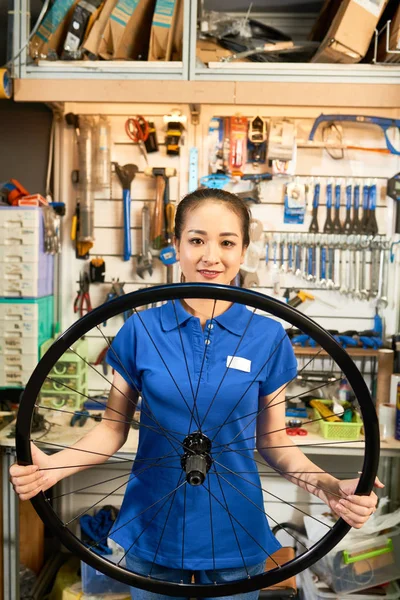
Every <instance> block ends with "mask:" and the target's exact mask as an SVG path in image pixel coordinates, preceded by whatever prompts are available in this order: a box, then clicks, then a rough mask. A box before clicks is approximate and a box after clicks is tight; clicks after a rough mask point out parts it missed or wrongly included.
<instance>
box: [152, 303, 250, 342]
mask: <svg viewBox="0 0 400 600" xmlns="http://www.w3.org/2000/svg"><path fill="white" fill-rule="evenodd" d="M192 316H193V315H191V314H190V313H188V312H187V311H186V310H185V309H184V307H183V306H182V304H181V302H180V301H179V300H175V301H174V302H172V300H169V301H168V302H167V303H166V304H163V306H162V307H161V325H162V328H163V330H164V331H172V330H173V329H177V327H178V325H179V326H181V325H183V323H185V322H186V321H188V320H189V319H190V318H191V317H192ZM250 316H251V313H250V311H248V310H247V309H246V307H245V306H244V305H243V304H239V303H235V304H232V306H231V307H230V308H228V310H227V311H225V312H224V313H222V315H219V316H218V317H215V318H214V321H215V322H216V323H218V325H220V326H221V327H223V328H224V329H227V330H228V331H230V332H231V333H234V334H235V335H242V334H243V332H244V330H245V329H246V326H247V323H248V321H249V319H250Z"/></svg>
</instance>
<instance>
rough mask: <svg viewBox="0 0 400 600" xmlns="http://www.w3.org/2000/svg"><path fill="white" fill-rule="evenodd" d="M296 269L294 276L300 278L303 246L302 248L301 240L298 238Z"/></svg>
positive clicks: (296, 244) (295, 249) (295, 248)
mask: <svg viewBox="0 0 400 600" xmlns="http://www.w3.org/2000/svg"><path fill="white" fill-rule="evenodd" d="M294 255H295V256H294V267H295V272H294V274H295V275H296V277H300V275H301V246H300V240H299V239H298V238H297V240H296V243H295V246H294Z"/></svg>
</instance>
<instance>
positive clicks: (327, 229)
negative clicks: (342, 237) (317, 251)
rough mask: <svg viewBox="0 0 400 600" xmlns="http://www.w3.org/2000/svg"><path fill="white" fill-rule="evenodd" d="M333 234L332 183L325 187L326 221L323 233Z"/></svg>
mask: <svg viewBox="0 0 400 600" xmlns="http://www.w3.org/2000/svg"><path fill="white" fill-rule="evenodd" d="M332 232H333V221H332V183H328V184H327V185H326V219H325V224H324V233H332Z"/></svg>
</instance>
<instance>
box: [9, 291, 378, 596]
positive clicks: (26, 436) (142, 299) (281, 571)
mask: <svg viewBox="0 0 400 600" xmlns="http://www.w3.org/2000/svg"><path fill="white" fill-rule="evenodd" d="M184 298H193V299H213V300H222V301H229V302H236V303H239V304H244V305H248V306H251V307H252V308H255V309H257V310H260V311H264V312H268V313H271V314H273V315H274V316H276V317H278V318H280V319H283V320H284V321H286V322H289V323H291V324H292V325H294V326H295V327H297V328H298V329H300V330H302V331H304V332H306V333H308V334H309V335H311V336H312V338H313V339H314V340H315V341H316V342H317V343H318V344H319V345H320V346H321V347H322V348H324V349H325V350H326V351H327V352H328V354H329V355H330V356H331V357H332V358H333V359H334V360H335V362H336V364H337V365H338V366H339V367H340V368H341V370H342V371H343V373H344V374H345V376H346V378H347V379H348V381H349V383H350V385H351V387H352V388H353V390H354V392H355V394H356V397H357V398H358V399H362V402H360V408H361V412H362V416H363V422H364V430H365V451H364V462H363V468H362V472H361V475H360V481H359V484H358V487H357V490H356V493H357V494H369V493H370V492H371V490H372V488H373V483H374V481H375V476H376V472H377V468H378V463H379V427H378V421H377V418H376V413H375V410H374V407H373V404H372V400H371V398H370V395H369V390H368V388H367V386H366V384H365V382H364V379H363V378H362V376H361V374H360V372H359V370H358V369H357V367H356V365H355V364H354V363H353V362H352V361H351V359H350V358H349V356H348V355H347V353H346V352H345V351H344V350H343V348H342V347H341V346H340V345H339V344H338V343H337V342H336V340H335V339H334V338H333V337H332V336H331V335H329V334H328V333H327V332H326V331H325V330H324V329H323V328H322V327H320V326H319V325H318V324H316V323H314V322H313V321H312V320H311V319H309V318H308V317H306V316H305V315H304V314H302V313H300V312H298V311H297V310H295V309H293V308H292V307H290V306H288V305H287V304H284V303H282V302H280V301H278V300H276V299H274V298H269V297H266V296H265V295H262V294H260V293H257V292H254V291H250V290H244V289H240V288H233V287H231V286H223V285H214V284H173V285H168V286H159V287H153V288H151V289H147V290H140V291H137V292H133V293H131V294H126V295H124V296H121V297H118V298H116V299H115V300H113V301H111V302H108V303H107V304H105V305H102V306H100V307H99V308H97V309H95V310H93V311H92V312H90V313H88V314H87V315H85V316H84V317H82V318H81V319H80V320H79V321H78V322H76V323H75V324H74V325H72V326H71V327H70V328H69V329H68V330H67V331H66V332H65V333H64V334H62V335H61V337H60V338H58V340H57V341H56V342H55V343H54V344H53V346H52V347H51V349H50V350H49V351H48V352H47V353H46V355H45V356H44V357H43V358H42V360H41V361H40V362H39V364H38V365H37V367H36V369H35V371H34V372H33V374H32V376H31V378H30V380H29V382H28V384H27V386H26V389H25V392H24V395H23V398H22V401H21V409H20V411H19V414H18V419H17V427H16V448H17V458H18V461H19V462H20V463H21V464H32V456H31V450H30V433H31V419H32V414H33V412H34V409H35V402H36V398H37V396H38V395H39V393H40V390H41V386H42V384H43V382H44V381H46V377H47V375H48V374H49V372H50V371H51V369H52V368H53V367H54V365H55V364H56V363H57V361H58V360H59V358H60V357H61V356H62V355H63V354H64V352H65V351H66V350H68V348H70V347H71V346H72V344H74V343H75V342H76V341H77V340H78V339H80V338H81V337H82V336H83V335H84V334H85V333H86V332H87V331H89V330H90V329H92V328H94V327H95V326H97V325H98V324H101V323H103V322H104V321H107V320H108V319H110V318H112V317H113V316H116V315H118V314H121V313H123V312H124V311H126V310H128V309H136V308H138V307H142V306H144V305H147V304H150V303H157V302H162V301H167V300H181V299H184ZM32 504H33V506H34V508H35V510H36V511H37V513H38V514H39V516H40V517H41V518H42V520H43V521H44V522H45V523H46V524H47V525H48V526H49V527H50V528H51V530H52V531H53V533H55V534H56V535H57V537H58V538H59V539H60V541H61V542H62V543H63V544H64V545H65V546H66V547H67V548H68V549H69V550H70V551H72V552H73V553H74V554H76V555H78V556H79V557H80V558H81V559H82V560H84V561H85V562H86V563H88V564H89V565H90V566H92V567H93V568H95V569H97V570H100V571H102V572H103V573H104V574H106V575H108V576H110V577H113V578H114V579H117V580H119V581H121V582H123V583H126V584H128V585H131V586H134V587H138V588H142V589H145V590H149V591H153V592H155V593H163V594H169V595H179V596H187V595H189V594H190V595H192V597H193V596H201V597H212V596H222V595H229V594H238V593H244V592H249V591H253V590H257V589H261V588H264V587H269V586H271V585H274V584H276V583H279V582H280V581H283V580H285V579H287V578H289V577H291V576H293V575H295V574H297V573H298V572H300V571H302V570H304V569H306V568H308V567H309V566H311V565H312V564H313V563H314V562H316V561H317V560H319V559H320V558H321V557H322V556H323V555H325V554H326V553H327V552H329V551H330V550H331V549H332V548H333V547H334V546H335V545H336V544H337V543H338V542H339V541H340V540H341V539H342V538H343V537H344V535H346V533H347V532H348V531H349V529H350V526H349V525H347V524H346V523H345V522H344V521H343V520H342V519H339V521H337V523H336V524H335V525H334V526H333V527H332V529H331V530H330V531H329V532H328V533H327V534H326V535H324V536H323V537H322V538H321V539H320V540H319V541H318V542H317V543H316V544H314V545H313V546H312V548H310V550H308V551H307V552H305V553H303V554H301V555H300V556H298V557H296V558H295V559H293V560H291V561H290V562H288V563H286V564H285V565H283V566H282V567H280V568H274V569H272V570H269V571H267V572H266V573H264V574H261V575H256V576H253V577H251V578H250V579H248V578H246V579H241V580H236V581H234V582H229V583H217V584H212V585H206V584H202V585H200V584H185V583H171V582H168V581H164V580H163V581H161V580H160V579H155V578H153V579H149V578H148V577H146V576H141V575H138V574H136V573H132V572H130V571H128V570H127V569H125V568H123V567H119V566H117V565H114V564H112V563H111V562H109V561H108V560H107V559H105V558H102V557H101V556H99V555H98V554H95V553H94V552H92V551H91V550H89V549H88V548H87V547H86V546H84V545H83V544H82V542H81V541H80V540H79V539H78V538H77V537H76V536H75V535H74V534H73V533H72V532H70V531H69V530H68V528H67V527H65V525H64V523H63V522H62V521H61V520H60V519H59V517H58V515H56V513H55V512H54V511H53V509H52V507H51V506H50V503H49V502H48V500H47V499H46V496H45V495H44V493H40V494H39V495H38V496H36V497H35V498H33V499H32Z"/></svg>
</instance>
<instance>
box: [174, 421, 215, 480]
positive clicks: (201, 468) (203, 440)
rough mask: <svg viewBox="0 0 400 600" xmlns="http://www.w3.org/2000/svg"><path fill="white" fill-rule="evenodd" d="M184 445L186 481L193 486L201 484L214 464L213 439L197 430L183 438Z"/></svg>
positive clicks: (182, 460)
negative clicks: (212, 455) (212, 456)
mask: <svg viewBox="0 0 400 600" xmlns="http://www.w3.org/2000/svg"><path fill="white" fill-rule="evenodd" d="M182 446H183V449H184V451H185V452H184V454H183V456H182V458H181V466H182V469H183V470H184V471H185V473H186V481H187V482H188V483H190V485H193V486H198V485H201V484H202V483H204V480H205V478H206V475H207V473H208V471H209V470H210V467H211V464H212V458H211V455H210V452H211V440H210V439H209V438H208V437H207V436H206V435H204V434H203V433H201V432H200V431H195V432H194V433H190V434H189V435H188V436H187V437H186V438H185V439H184V440H183V444H182Z"/></svg>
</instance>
